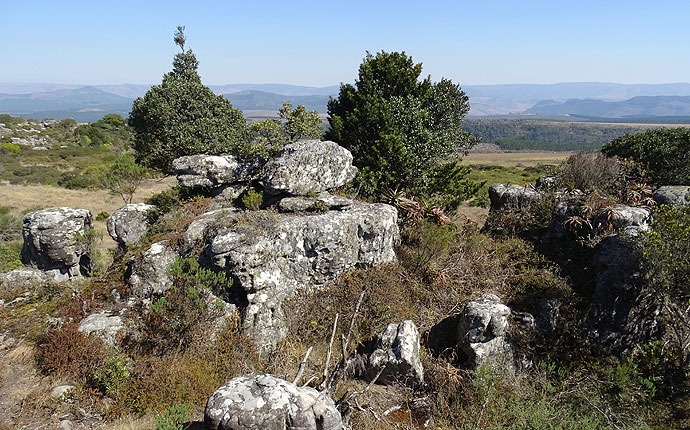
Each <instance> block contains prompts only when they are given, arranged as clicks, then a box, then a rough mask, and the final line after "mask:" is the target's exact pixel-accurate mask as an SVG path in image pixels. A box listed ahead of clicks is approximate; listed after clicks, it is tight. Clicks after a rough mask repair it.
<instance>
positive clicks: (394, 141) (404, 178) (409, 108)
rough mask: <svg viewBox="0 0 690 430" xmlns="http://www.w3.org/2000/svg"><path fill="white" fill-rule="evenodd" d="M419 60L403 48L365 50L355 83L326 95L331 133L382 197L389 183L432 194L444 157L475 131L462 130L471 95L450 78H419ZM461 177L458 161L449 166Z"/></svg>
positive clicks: (362, 183)
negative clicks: (329, 96)
mask: <svg viewBox="0 0 690 430" xmlns="http://www.w3.org/2000/svg"><path fill="white" fill-rule="evenodd" d="M421 73H422V64H421V63H419V64H415V63H414V62H413V60H412V58H411V57H408V56H407V55H405V53H404V52H403V53H399V52H392V53H387V52H383V51H382V52H380V53H377V54H376V55H375V56H374V55H372V54H370V53H367V56H366V57H365V58H364V61H363V62H362V64H361V65H360V67H359V77H358V79H357V80H356V81H355V84H354V85H351V84H343V85H342V86H341V87H340V93H339V95H338V98H337V99H332V100H330V101H329V103H328V113H329V115H330V117H329V123H330V126H331V128H330V130H329V131H328V132H327V133H326V138H327V139H330V140H333V141H335V142H338V143H339V144H340V145H342V146H344V147H345V148H347V149H349V150H350V151H351V152H352V155H353V156H354V164H355V165H356V166H357V167H358V168H359V169H360V170H359V172H358V175H357V178H356V183H357V186H358V187H359V188H360V191H361V192H362V193H364V194H365V195H367V196H372V197H376V196H378V197H380V196H381V195H382V194H383V193H384V192H385V191H386V190H389V189H393V190H406V191H410V192H412V194H414V195H417V196H419V197H425V196H429V195H430V194H433V191H432V189H431V188H433V187H432V186H431V183H432V182H433V180H432V178H431V176H432V175H431V173H432V171H433V169H434V167H435V166H436V165H437V163H439V162H440V161H442V159H443V158H444V157H447V156H449V155H451V154H457V153H459V152H462V151H465V150H467V149H469V148H470V147H471V146H472V144H473V143H474V139H472V137H471V136H470V135H469V134H468V133H465V132H462V131H461V130H460V122H461V121H462V119H463V117H464V116H465V114H466V113H467V112H468V111H469V103H468V97H467V96H466V95H465V93H464V92H462V91H461V90H460V87H459V86H457V85H455V84H453V83H452V82H451V81H449V80H447V79H442V80H441V81H439V82H437V83H435V84H432V83H431V79H430V78H428V77H427V78H426V79H424V80H421V81H420V80H419V77H420V75H421ZM453 169H456V170H455V173H454V174H452V175H446V176H451V177H453V178H454V179H458V178H460V180H463V179H462V178H464V174H463V173H464V172H463V171H462V167H460V166H458V165H457V164H452V165H448V166H447V167H446V168H445V169H444V170H446V172H447V171H448V170H453Z"/></svg>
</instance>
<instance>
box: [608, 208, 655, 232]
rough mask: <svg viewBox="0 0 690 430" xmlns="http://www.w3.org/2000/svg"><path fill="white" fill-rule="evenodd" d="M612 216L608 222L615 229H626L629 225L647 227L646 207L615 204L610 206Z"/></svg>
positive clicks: (647, 212)
mask: <svg viewBox="0 0 690 430" xmlns="http://www.w3.org/2000/svg"><path fill="white" fill-rule="evenodd" d="M611 211H612V212H613V214H614V215H613V216H612V217H610V218H611V219H610V222H611V224H612V225H613V227H614V228H615V229H617V230H618V229H623V230H624V229H626V228H629V227H639V228H641V229H643V230H648V229H649V211H648V210H647V209H643V208H638V207H633V206H626V205H616V206H614V207H612V208H611Z"/></svg>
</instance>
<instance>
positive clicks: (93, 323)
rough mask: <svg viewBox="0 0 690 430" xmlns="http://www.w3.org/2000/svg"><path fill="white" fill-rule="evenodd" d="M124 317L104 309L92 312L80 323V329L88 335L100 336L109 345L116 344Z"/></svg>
mask: <svg viewBox="0 0 690 430" xmlns="http://www.w3.org/2000/svg"><path fill="white" fill-rule="evenodd" d="M122 327H123V324H122V318H121V317H120V316H119V315H112V316H111V315H110V312H108V311H103V312H99V313H95V314H91V315H89V316H87V317H86V318H84V319H83V320H82V321H81V322H80V323H79V331H80V332H82V333H84V334H86V335H92V334H93V335H94V336H98V337H99V338H101V339H102V340H103V342H105V343H106V344H108V345H114V344H115V342H116V340H117V333H118V332H119V331H120V330H121V329H122Z"/></svg>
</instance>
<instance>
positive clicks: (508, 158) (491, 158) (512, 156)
mask: <svg viewBox="0 0 690 430" xmlns="http://www.w3.org/2000/svg"><path fill="white" fill-rule="evenodd" d="M573 154H574V152H570V151H564V152H552V151H547V152H498V153H489V154H480V153H472V154H468V155H466V156H465V157H463V159H462V163H463V164H468V165H477V164H490V165H494V166H504V167H528V166H536V165H538V164H554V165H557V164H560V163H561V161H563V160H565V159H566V158H568V157H569V156H571V155H573Z"/></svg>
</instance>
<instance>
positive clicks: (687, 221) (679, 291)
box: [637, 206, 690, 372]
mask: <svg viewBox="0 0 690 430" xmlns="http://www.w3.org/2000/svg"><path fill="white" fill-rule="evenodd" d="M652 216H653V221H652V229H653V230H652V231H650V232H644V233H642V240H641V241H640V242H639V243H638V245H637V246H638V250H639V252H640V255H641V258H642V269H643V273H644V285H645V288H646V289H647V291H648V292H649V294H650V295H651V297H653V298H654V300H655V302H657V303H658V304H659V305H660V307H661V310H662V312H663V313H664V315H665V317H666V323H667V324H669V326H670V327H671V328H672V330H670V333H669V335H670V338H671V339H672V341H673V343H672V344H673V346H674V349H675V355H676V357H677V360H678V369H679V370H680V371H681V372H688V365H689V364H690V308H688V304H690V289H689V288H688V285H690V246H688V244H689V243H690V207H670V206H661V207H659V208H655V209H654V210H653V212H652Z"/></svg>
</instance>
